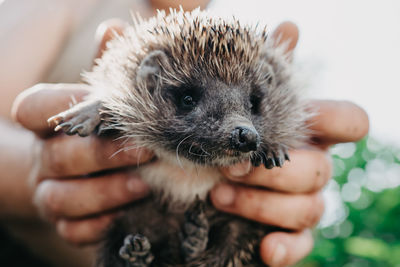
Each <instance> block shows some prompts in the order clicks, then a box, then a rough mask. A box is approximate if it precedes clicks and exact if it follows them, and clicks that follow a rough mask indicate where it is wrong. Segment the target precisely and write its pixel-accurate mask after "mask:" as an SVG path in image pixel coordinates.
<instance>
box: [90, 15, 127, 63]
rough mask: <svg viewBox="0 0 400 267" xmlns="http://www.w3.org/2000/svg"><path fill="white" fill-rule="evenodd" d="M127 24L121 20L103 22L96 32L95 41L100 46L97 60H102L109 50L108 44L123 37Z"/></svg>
mask: <svg viewBox="0 0 400 267" xmlns="http://www.w3.org/2000/svg"><path fill="white" fill-rule="evenodd" d="M126 27H127V23H125V22H123V21H122V20H120V19H109V20H106V21H104V22H102V23H101V24H100V25H99V26H98V27H97V30H96V35H95V41H96V43H97V44H98V50H97V54H96V58H100V57H101V56H102V55H103V52H104V51H105V50H106V49H107V42H108V41H110V40H112V39H114V38H115V37H116V36H118V35H122V34H123V32H124V29H125V28H126Z"/></svg>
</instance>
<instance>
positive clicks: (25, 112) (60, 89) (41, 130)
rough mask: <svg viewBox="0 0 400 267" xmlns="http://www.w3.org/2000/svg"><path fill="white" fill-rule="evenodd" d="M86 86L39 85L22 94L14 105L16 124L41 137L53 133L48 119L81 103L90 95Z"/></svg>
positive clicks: (13, 112)
mask: <svg viewBox="0 0 400 267" xmlns="http://www.w3.org/2000/svg"><path fill="white" fill-rule="evenodd" d="M88 92H89V91H88V87H87V85H84V84H37V85H35V86H33V87H31V88H29V89H27V90H25V91H24V92H22V93H21V94H20V95H18V97H17V98H16V100H15V101H14V104H13V109H12V115H13V118H14V120H15V121H16V122H19V123H20V124H21V125H22V126H24V127H25V128H27V129H29V130H31V131H34V132H35V133H36V134H38V135H40V136H44V135H47V134H49V133H53V132H54V130H53V128H52V127H50V126H49V125H48V123H47V119H48V118H50V117H51V116H53V115H55V114H58V113H60V112H62V111H64V110H66V109H68V108H69V107H70V105H71V104H72V103H73V102H74V101H77V102H80V101H82V99H83V98H84V96H85V95H87V94H88Z"/></svg>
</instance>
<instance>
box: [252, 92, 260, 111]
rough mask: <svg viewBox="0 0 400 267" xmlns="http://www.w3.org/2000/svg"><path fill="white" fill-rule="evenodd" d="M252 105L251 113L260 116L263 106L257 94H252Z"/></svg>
mask: <svg viewBox="0 0 400 267" xmlns="http://www.w3.org/2000/svg"><path fill="white" fill-rule="evenodd" d="M250 104H251V113H252V114H254V115H255V114H259V113H260V104H261V97H260V96H259V95H256V94H252V95H251V96H250Z"/></svg>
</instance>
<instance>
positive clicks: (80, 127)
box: [66, 123, 85, 135]
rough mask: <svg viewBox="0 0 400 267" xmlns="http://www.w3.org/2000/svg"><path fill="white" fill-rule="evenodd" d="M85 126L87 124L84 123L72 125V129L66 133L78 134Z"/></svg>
mask: <svg viewBox="0 0 400 267" xmlns="http://www.w3.org/2000/svg"><path fill="white" fill-rule="evenodd" d="M84 127H85V126H84V125H83V124H82V123H81V124H78V125H76V126H74V127H72V129H71V130H69V131H68V132H66V134H68V135H73V134H76V132H78V133H79V131H80V130H81V129H83V128H84Z"/></svg>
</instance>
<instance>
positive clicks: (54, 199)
mask: <svg viewBox="0 0 400 267" xmlns="http://www.w3.org/2000/svg"><path fill="white" fill-rule="evenodd" d="M87 93H88V91H87V90H86V89H85V86H84V85H80V84H39V85H36V86H34V87H32V88H30V89H28V90H27V91H25V92H24V93H22V94H21V95H20V96H19V97H18V98H17V101H16V102H15V103H14V118H15V120H16V121H17V122H19V123H20V124H21V125H22V126H24V127H25V128H27V129H29V130H31V131H33V132H35V133H36V134H37V136H38V137H37V139H36V142H35V146H34V148H33V150H32V157H33V162H34V166H33V168H32V172H31V182H32V185H33V187H34V188H33V190H34V201H35V204H36V206H37V207H38V209H39V211H40V213H41V214H42V215H43V216H44V217H45V218H46V219H48V220H50V221H51V222H54V223H55V225H56V228H57V231H58V233H59V234H60V235H61V236H62V237H63V238H64V239H66V240H67V241H69V242H71V243H74V244H88V243H93V242H96V241H98V239H99V238H100V237H101V232H102V231H104V228H105V227H106V226H107V225H108V224H109V222H110V220H111V219H112V218H113V217H115V215H116V213H117V211H118V209H119V208H121V207H123V206H124V205H126V204H128V203H130V202H132V201H134V200H137V199H139V198H142V197H144V196H146V194H147V193H148V190H149V189H148V187H147V185H145V184H144V183H143V182H142V181H141V179H140V178H139V177H137V176H135V175H132V174H130V173H129V171H127V170H126V169H123V167H126V166H129V165H138V164H142V163H144V162H146V161H148V160H150V159H151V158H152V154H151V153H150V152H149V151H146V150H144V149H140V148H134V144H130V145H125V148H127V150H124V149H121V148H122V145H121V142H117V141H114V140H112V139H110V138H105V137H98V136H95V135H92V136H88V137H86V138H82V137H79V136H67V135H65V134H63V133H61V134H55V133H54V130H53V128H52V127H51V126H49V125H48V124H47V119H48V118H49V117H51V116H52V115H54V114H57V113H59V112H61V111H63V110H66V109H68V107H69V104H70V102H71V101H72V100H71V97H74V98H75V99H77V100H78V101H79V100H80V99H82V98H83V97H84V95H86V94H87Z"/></svg>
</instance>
